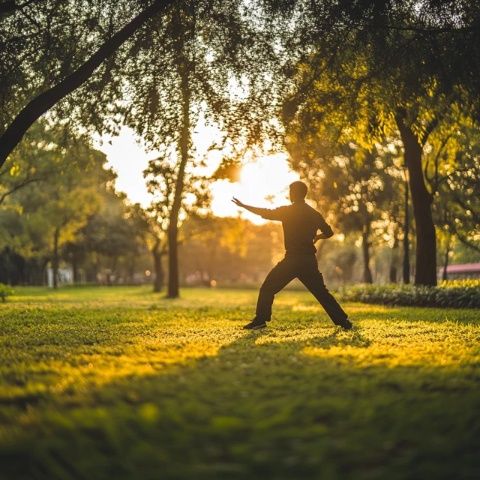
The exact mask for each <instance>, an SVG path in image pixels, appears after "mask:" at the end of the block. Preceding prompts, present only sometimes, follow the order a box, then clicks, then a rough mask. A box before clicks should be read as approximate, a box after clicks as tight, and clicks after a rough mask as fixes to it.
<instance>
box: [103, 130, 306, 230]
mask: <svg viewBox="0 0 480 480" xmlns="http://www.w3.org/2000/svg"><path fill="white" fill-rule="evenodd" d="M215 136H216V131H215V129H214V128H213V127H202V128H201V129H199V130H198V131H197V133H196V134H195V136H194V142H195V145H196V147H197V150H198V152H199V154H204V153H205V152H206V151H207V149H208V147H209V145H210V144H211V143H212V142H213V141H214V139H215ZM102 140H103V143H102V145H99V147H98V148H99V149H100V150H101V151H102V152H104V153H105V154H106V155H107V158H108V165H109V166H111V167H112V168H113V169H114V170H115V172H116V173H117V175H118V178H117V181H116V188H117V190H119V191H122V192H125V193H126V194H127V196H128V198H129V199H130V200H131V201H132V202H139V203H140V204H142V205H144V206H145V205H148V203H149V201H150V199H149V194H148V193H147V188H146V185H145V180H144V178H143V175H142V172H143V170H144V169H145V168H146V167H147V164H148V161H149V160H150V159H152V158H155V157H156V156H157V153H156V152H147V151H146V149H144V148H143V147H142V145H140V144H139V143H137V141H136V138H135V136H134V134H133V132H132V131H131V130H129V129H127V128H124V129H123V130H122V131H121V133H120V135H119V136H117V137H113V138H107V137H103V139H102ZM212 153H213V152H212ZM208 158H209V160H208V162H207V163H208V165H207V168H208V171H209V173H210V172H211V173H213V171H214V170H215V169H216V168H217V167H218V164H219V162H220V160H221V158H220V156H218V157H217V156H216V155H214V154H211V155H209V156H208ZM298 178H299V176H298V174H297V173H295V172H293V171H292V170H291V169H290V167H289V165H288V161H287V155H286V154H284V153H278V154H275V155H269V156H264V157H258V158H256V159H255V160H254V161H251V162H248V163H246V164H245V165H244V166H243V168H242V171H241V173H240V179H239V181H237V182H233V183H232V182H229V181H228V180H218V181H216V182H213V183H212V184H211V192H212V210H213V213H214V214H215V215H218V216H238V214H239V209H238V208H237V207H236V206H235V205H234V204H233V203H232V202H231V198H232V197H233V196H238V197H240V198H241V199H242V200H243V201H244V202H246V203H251V204H254V205H258V206H266V207H269V206H274V205H281V204H285V203H286V202H287V194H288V185H289V184H290V183H291V182H293V181H295V180H298ZM242 217H244V218H248V219H250V220H252V221H254V222H255V223H261V222H262V220H261V219H259V217H257V216H256V215H253V214H250V213H248V212H242Z"/></svg>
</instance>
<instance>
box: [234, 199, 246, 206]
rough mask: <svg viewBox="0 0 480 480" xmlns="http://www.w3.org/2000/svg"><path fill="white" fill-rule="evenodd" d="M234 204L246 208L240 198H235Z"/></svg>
mask: <svg viewBox="0 0 480 480" xmlns="http://www.w3.org/2000/svg"><path fill="white" fill-rule="evenodd" d="M232 202H233V203H234V204H235V205H237V207H241V208H245V204H244V203H243V202H241V201H240V200H239V199H238V198H235V197H233V198H232Z"/></svg>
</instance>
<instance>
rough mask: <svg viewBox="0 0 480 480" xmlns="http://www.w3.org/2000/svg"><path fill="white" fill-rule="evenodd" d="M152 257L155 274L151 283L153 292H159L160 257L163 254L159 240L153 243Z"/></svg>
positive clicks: (160, 275) (160, 284)
mask: <svg viewBox="0 0 480 480" xmlns="http://www.w3.org/2000/svg"><path fill="white" fill-rule="evenodd" d="M152 256H153V269H154V273H155V279H154V281H153V291H154V292H157V293H158V292H161V291H162V288H163V266H162V256H163V252H162V250H161V248H160V240H158V239H157V240H156V241H155V245H154V247H153V248H152Z"/></svg>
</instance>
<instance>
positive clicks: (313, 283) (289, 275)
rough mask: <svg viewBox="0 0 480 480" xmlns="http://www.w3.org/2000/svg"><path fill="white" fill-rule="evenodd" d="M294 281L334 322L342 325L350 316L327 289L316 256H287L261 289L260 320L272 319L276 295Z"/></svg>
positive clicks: (266, 279)
mask: <svg viewBox="0 0 480 480" xmlns="http://www.w3.org/2000/svg"><path fill="white" fill-rule="evenodd" d="M294 278H298V279H299V280H300V281H301V282H302V283H303V284H304V285H305V286H306V287H307V288H308V290H310V292H311V293H312V294H313V296H314V297H315V298H316V299H317V300H318V301H319V303H320V305H322V307H323V308H324V309H325V311H326V312H327V314H328V316H329V317H330V318H331V319H332V321H333V323H335V324H340V323H342V322H343V321H344V320H345V319H346V318H347V314H346V313H345V312H344V311H343V309H342V307H341V306H340V305H339V304H338V302H337V301H336V300H335V298H334V297H333V296H332V294H331V293H330V292H329V291H328V290H327V287H326V286H325V283H324V281H323V275H322V274H321V273H320V272H319V271H318V264H317V259H316V258H315V255H287V256H286V257H285V258H284V259H283V260H282V261H281V262H279V263H277V265H275V267H273V269H272V271H271V272H270V273H269V274H268V275H267V278H265V281H264V282H263V284H262V286H261V287H260V293H259V295H258V301H257V312H256V317H257V319H258V320H260V321H262V320H263V321H266V322H268V321H269V320H270V318H271V316H272V304H273V299H274V297H275V294H277V293H278V292H279V291H280V290H282V289H283V288H284V287H285V286H286V285H287V284H288V283H290V282H291V281H292V280H293V279H294Z"/></svg>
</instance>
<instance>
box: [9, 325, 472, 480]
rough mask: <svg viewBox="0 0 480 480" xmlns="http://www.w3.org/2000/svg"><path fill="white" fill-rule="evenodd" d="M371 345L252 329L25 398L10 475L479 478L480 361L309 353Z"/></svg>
mask: <svg viewBox="0 0 480 480" xmlns="http://www.w3.org/2000/svg"><path fill="white" fill-rule="evenodd" d="M370 346H371V341H370V340H369V339H368V338H365V337H364V335H363V334H362V331H361V330H360V331H357V332H352V333H343V332H338V331H335V332H333V333H331V332H330V331H329V330H327V331H326V335H318V336H313V337H312V336H310V337H308V338H304V339H302V337H301V332H300V334H299V336H298V338H292V339H287V340H285V338H282V337H278V336H277V335H276V334H275V332H272V333H270V332H258V333H246V334H245V335H244V336H242V337H240V338H238V339H236V340H233V341H232V342H231V343H229V344H228V345H226V346H223V347H222V348H220V350H219V351H218V353H217V354H216V355H213V356H208V357H204V358H200V359H197V360H188V361H186V362H185V363H184V364H181V365H175V366H172V367H170V368H169V369H168V370H165V371H163V372H162V373H160V374H149V375H143V376H132V377H129V378H123V379H117V380H115V381H113V382H111V383H108V384H106V385H103V386H101V387H100V386H97V387H91V388H90V389H89V390H88V391H87V392H83V393H82V394H80V393H79V394H78V395H73V396H71V397H68V396H67V397H65V398H63V397H62V396H59V397H58V398H51V397H48V398H45V399H42V401H40V402H38V403H37V405H35V406H32V407H29V406H28V405H24V409H23V413H22V415H20V417H19V424H18V427H17V428H16V429H14V430H13V431H8V432H4V433H3V434H2V435H1V437H0V461H1V465H2V469H1V472H0V478H5V479H7V478H8V479H12V480H13V479H24V478H25V479H26V478H35V479H49V480H54V479H62V480H64V479H70V478H71V479H92V480H94V479H112V478H115V479H130V478H131V479H205V480H207V479H208V480H212V479H214V480H215V479H219V480H220V479H222V480H223V479H225V478H229V479H257V478H258V479H267V478H268V479H280V480H281V479H312V478H322V479H323V478H328V479H347V478H352V479H360V480H362V479H385V478H388V479H405V478H436V479H438V478H449V479H452V478H456V479H463V478H474V474H475V472H477V473H478V468H479V466H480V464H479V460H478V456H477V453H478V447H479V446H480V445H479V438H480V424H479V421H478V415H477V413H478V411H479V407H480V397H479V394H478V388H477V387H478V380H479V378H478V371H476V370H473V369H471V370H469V369H463V370H461V371H460V370H458V369H455V368H453V367H442V366H440V365H424V366H423V367H422V368H418V367H412V366H402V365H391V364H388V363H386V364H385V365H379V364H374V365H363V364H358V363H356V362H355V361H349V360H348V359H347V360H345V359H344V358H343V357H342V358H340V357H338V356H336V355H329V356H322V355H314V354H312V355H310V354H308V352H309V349H314V350H313V352H314V353H315V352H317V353H318V352H319V351H320V353H321V354H323V353H329V352H331V351H333V352H335V349H336V348H354V349H367V348H368V347H370ZM332 349H333V350H332ZM476 375H477V376H476Z"/></svg>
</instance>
